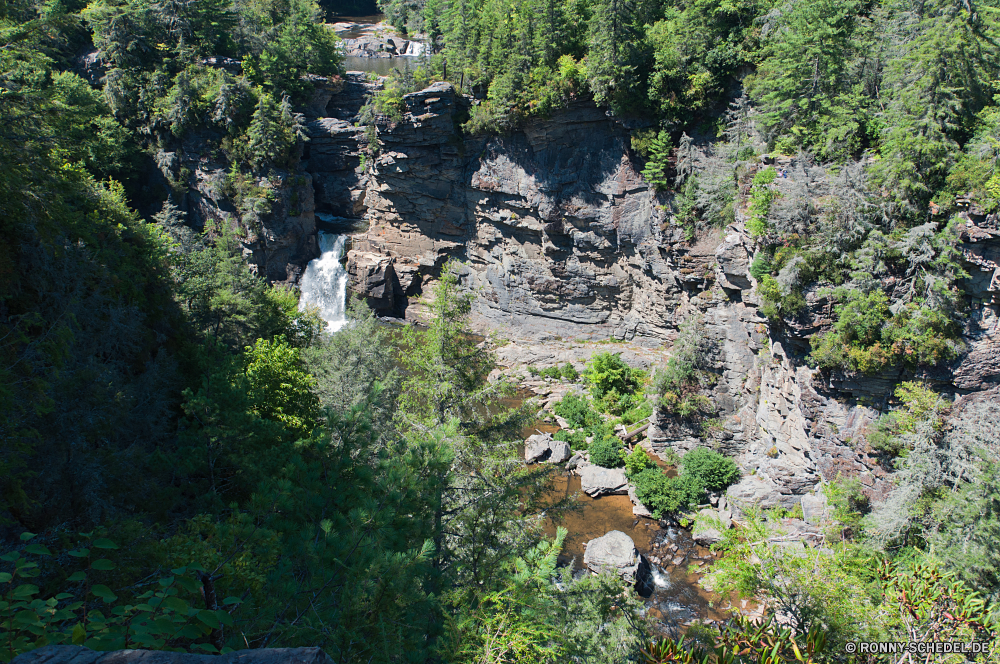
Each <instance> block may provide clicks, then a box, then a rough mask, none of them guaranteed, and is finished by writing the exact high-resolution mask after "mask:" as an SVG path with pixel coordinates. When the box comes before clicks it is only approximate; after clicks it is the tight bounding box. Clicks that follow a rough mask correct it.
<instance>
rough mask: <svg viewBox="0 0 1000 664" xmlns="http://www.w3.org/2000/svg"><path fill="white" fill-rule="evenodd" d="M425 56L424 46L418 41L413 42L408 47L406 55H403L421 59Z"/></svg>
mask: <svg viewBox="0 0 1000 664" xmlns="http://www.w3.org/2000/svg"><path fill="white" fill-rule="evenodd" d="M423 54H424V45H423V44H422V43H420V42H418V41H411V42H409V43H408V44H407V45H406V53H403V54H402V55H408V56H411V57H419V56H421V55H423Z"/></svg>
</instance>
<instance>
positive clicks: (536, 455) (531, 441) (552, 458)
mask: <svg viewBox="0 0 1000 664" xmlns="http://www.w3.org/2000/svg"><path fill="white" fill-rule="evenodd" d="M571 454H572V450H570V448H569V443H567V442H566V441H564V440H553V439H552V434H548V433H536V434H535V435H533V436H529V437H528V440H526V441H524V460H525V461H527V462H528V463H536V462H539V461H546V462H548V463H562V462H563V461H565V460H566V459H568V458H569V457H570V455H571Z"/></svg>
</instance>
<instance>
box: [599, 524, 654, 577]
mask: <svg viewBox="0 0 1000 664" xmlns="http://www.w3.org/2000/svg"><path fill="white" fill-rule="evenodd" d="M642 563H643V560H642V556H641V555H640V554H639V550H638V549H636V548H635V542H633V541H632V538H631V537H629V536H628V535H626V534H625V533H623V532H622V531H620V530H612V531H611V532H609V533H607V534H606V535H604V536H603V537H598V538H597V539H593V540H590V541H589V542H587V543H586V544H585V545H584V553H583V564H584V566H586V567H587V569H589V570H590V571H591V572H594V573H595V574H600V573H601V572H614V573H615V574H617V575H618V576H620V577H622V578H623V579H625V580H626V581H628V582H629V583H636V582H637V581H639V580H640V576H641V574H640V571H641V568H642V567H643V564H642ZM647 567H648V565H647Z"/></svg>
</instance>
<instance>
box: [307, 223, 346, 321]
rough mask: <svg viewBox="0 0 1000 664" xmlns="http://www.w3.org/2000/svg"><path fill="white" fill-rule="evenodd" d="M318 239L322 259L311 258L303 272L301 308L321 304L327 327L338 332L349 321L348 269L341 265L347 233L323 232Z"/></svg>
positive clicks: (320, 307)
mask: <svg viewBox="0 0 1000 664" xmlns="http://www.w3.org/2000/svg"><path fill="white" fill-rule="evenodd" d="M318 239H319V250H320V252H322V253H321V255H320V257H319V258H315V259H313V260H311V261H309V265H307V266H306V271H305V272H304V273H303V274H302V281H301V282H300V284H299V288H300V289H301V290H302V297H301V298H300V300H299V310H300V311H304V310H305V309H306V307H309V306H313V307H319V314H320V316H321V317H322V318H323V320H325V321H326V323H327V330H329V331H330V332H336V331H337V330H339V329H340V328H342V327H344V325H345V324H346V323H347V314H346V307H347V270H345V269H344V266H343V265H341V264H340V259H341V258H343V256H344V246H345V245H346V243H347V236H346V235H335V234H333V233H324V232H322V231H320V232H319V234H318Z"/></svg>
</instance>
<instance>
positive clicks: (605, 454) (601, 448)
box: [589, 435, 625, 468]
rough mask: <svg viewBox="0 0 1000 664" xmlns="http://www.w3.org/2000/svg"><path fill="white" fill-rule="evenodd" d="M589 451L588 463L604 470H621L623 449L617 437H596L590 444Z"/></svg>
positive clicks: (623, 460)
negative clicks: (602, 467)
mask: <svg viewBox="0 0 1000 664" xmlns="http://www.w3.org/2000/svg"><path fill="white" fill-rule="evenodd" d="M589 449H590V462H591V463H593V464H597V465H598V466H604V467H605V468H621V467H622V466H623V465H625V459H624V451H625V447H624V445H622V441H621V440H620V439H619V438H618V437H617V436H614V435H611V436H609V435H603V436H597V437H595V438H594V440H593V442H591V443H590V448H589Z"/></svg>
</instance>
